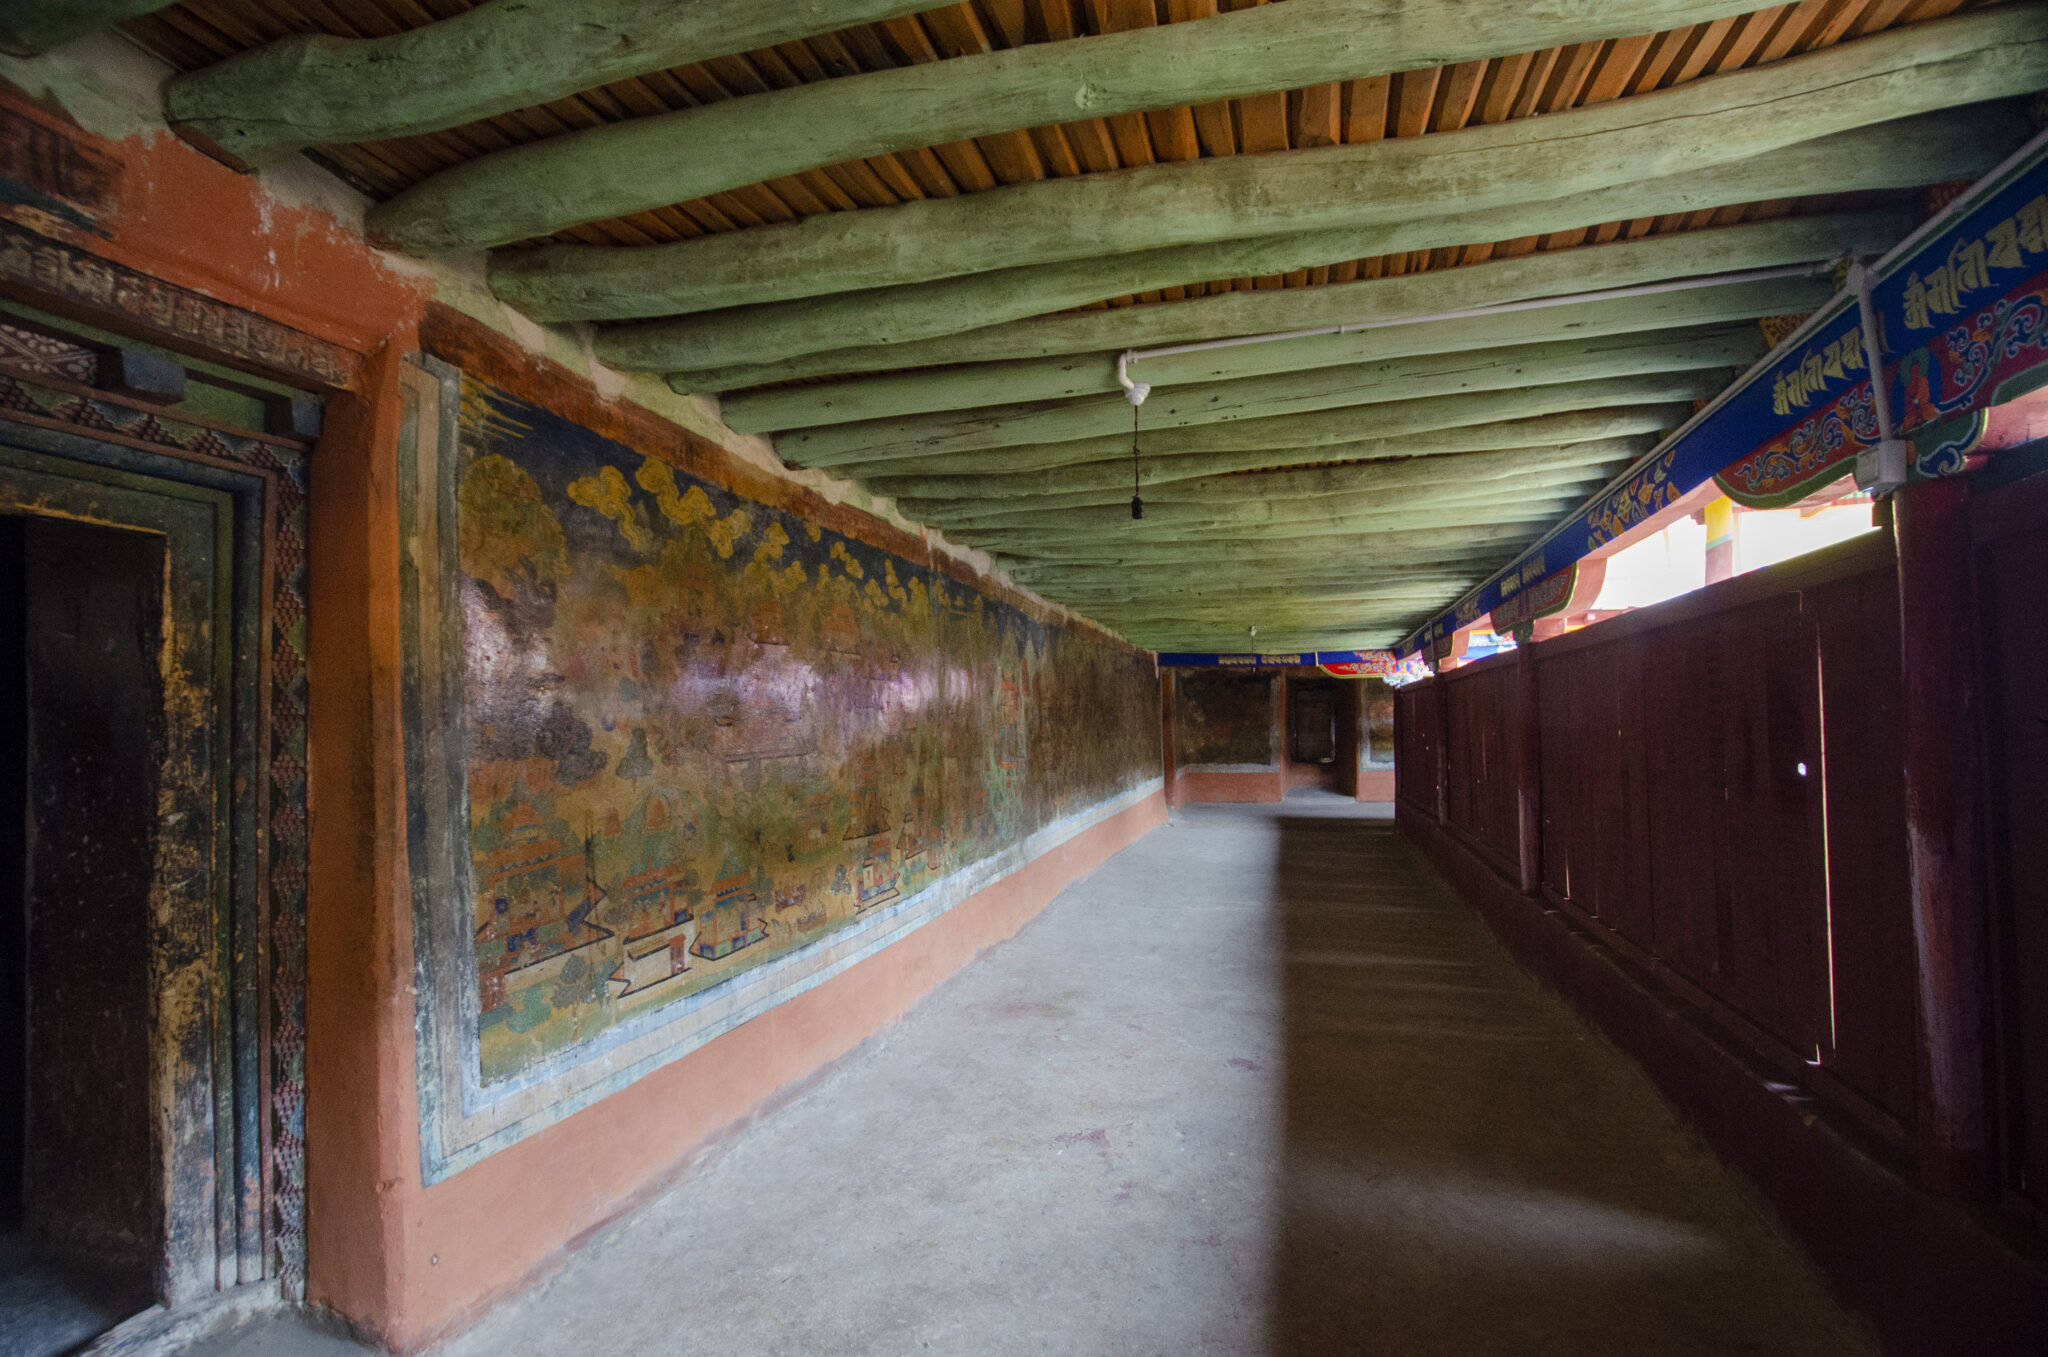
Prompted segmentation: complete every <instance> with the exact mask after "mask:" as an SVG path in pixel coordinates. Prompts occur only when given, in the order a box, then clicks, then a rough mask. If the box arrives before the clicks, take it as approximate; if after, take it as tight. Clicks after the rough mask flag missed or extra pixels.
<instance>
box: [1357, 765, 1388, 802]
mask: <svg viewBox="0 0 2048 1357" xmlns="http://www.w3.org/2000/svg"><path fill="white" fill-rule="evenodd" d="M1358 799H1359V800H1361V801H1391V800H1393V799H1394V770H1393V769H1391V768H1360V769H1359V770H1358Z"/></svg>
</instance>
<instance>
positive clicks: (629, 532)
mask: <svg viewBox="0 0 2048 1357" xmlns="http://www.w3.org/2000/svg"><path fill="white" fill-rule="evenodd" d="M569 498H570V499H572V500H574V501H576V502H577V503H578V504H580V505H582V506H583V507H584V508H586V509H590V510H592V511H594V512H596V513H600V514H603V515H604V516H605V517H606V518H609V519H610V520H611V521H612V522H613V523H615V524H617V525H618V529H619V535H620V536H621V537H623V538H625V539H626V545H627V546H629V547H631V548H633V550H635V551H649V550H652V549H653V547H654V534H653V533H652V532H650V531H649V530H648V527H647V524H646V523H644V522H642V521H641V518H640V510H639V507H638V506H637V505H635V504H634V503H633V487H632V486H630V485H627V484H626V478H625V476H624V475H622V474H621V473H620V471H619V469H618V468H617V467H615V466H608V467H604V468H602V469H601V470H600V471H599V472H598V473H597V474H596V475H595V476H583V477H579V478H578V479H576V480H573V481H570V482H569Z"/></svg>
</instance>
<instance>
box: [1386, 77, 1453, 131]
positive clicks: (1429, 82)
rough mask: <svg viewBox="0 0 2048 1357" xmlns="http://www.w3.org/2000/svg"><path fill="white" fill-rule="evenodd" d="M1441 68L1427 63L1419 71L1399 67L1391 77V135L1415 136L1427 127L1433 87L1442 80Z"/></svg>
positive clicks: (1434, 93)
mask: <svg viewBox="0 0 2048 1357" xmlns="http://www.w3.org/2000/svg"><path fill="white" fill-rule="evenodd" d="M1443 74H1444V72H1443V68H1442V67H1441V66H1431V67H1428V68H1426V69H1424V70H1420V71H1403V72H1401V73H1400V74H1399V75H1397V76H1395V77H1394V94H1393V107H1394V135H1395V136H1397V137H1419V136H1421V135H1422V134H1423V133H1424V132H1427V131H1428V130H1429V117H1430V114H1432V113H1434V112H1435V111H1436V87H1437V85H1438V84H1440V83H1441V82H1442V80H1443Z"/></svg>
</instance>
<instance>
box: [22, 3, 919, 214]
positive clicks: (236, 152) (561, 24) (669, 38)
mask: <svg viewBox="0 0 2048 1357" xmlns="http://www.w3.org/2000/svg"><path fill="white" fill-rule="evenodd" d="M58 8H63V4H62V0H59V3H58ZM151 8H155V6H151ZM929 8H931V0H766V2H764V0H574V3H573V4H567V5H565V4H559V3H558V4H545V3H537V2H536V0H491V3H488V4H481V5H478V6H477V7H476V8H474V9H471V10H468V11H466V12H464V13H461V14H458V15H456V16H455V17H453V18H449V19H443V20H441V21H440V22H438V23H431V24H427V25H425V26H424V27H421V28H415V29H411V30H409V31H407V32H404V33H395V34H392V35H390V36H388V37H381V38H355V39H350V38H336V37H330V36H327V35H325V34H307V35H302V36H294V37H289V38H282V39H280V40H278V41H277V42H273V43H271V44H269V45H268V46H266V47H259V48H256V49H255V50H253V51H250V52H246V53H243V54H241V55H240V56H236V57H232V58H230V59H229V60H227V61H223V62H221V63H219V64H218V65H214V66H208V67H205V68H204V69H202V70H197V71H194V72H192V73H191V74H189V75H182V76H179V77H177V78H176V79H174V80H172V81H171V83H170V85H169V86H168V87H167V88H166V89H165V91H164V105H165V109H166V112H167V113H168V115H169V117H170V120H171V122H172V123H174V124H179V125H182V127H183V128H189V129H190V131H192V132H193V133H196V134H197V135H198V136H199V137H202V138H204V139H205V140H207V141H209V142H211V143H213V145H214V146H215V147H217V148H218V149H219V150H220V151H222V152H223V153H224V154H226V155H227V156H230V157H232V158H233V159H235V160H238V161H240V162H241V163H243V164H246V165H266V164H270V163H271V162H273V161H277V160H280V159H283V158H284V157H285V156H288V155H290V154H291V153H293V152H294V151H302V150H304V149H306V148H307V147H309V146H324V145H332V144H335V143H338V142H351V141H382V140H385V139H386V138H389V137H407V136H414V135H417V134H419V133H422V132H433V131H437V130H439V129H441V128H444V127H457V126H460V125H461V124H463V123H467V122H474V121H476V120H477V119H479V118H488V117H491V116H492V115H494V114H498V113H509V112H511V111H512V110H513V109H517V108H530V107H532V106H533V105H535V104H545V103H550V102H552V101H554V100H556V99H561V98H564V97H566V96H568V95H571V94H575V93H577V92H578V91H581V90H587V89H595V88H596V87H597V86H599V85H608V84H610V83H612V82H613V81H615V80H627V79H630V78H632V77H633V76H636V75H646V74H647V73H648V72H650V71H660V70H666V69H668V68H670V67H674V66H688V65H690V64H692V63H693V62H698V61H703V60H705V59H706V58H708V57H722V56H731V55H733V54H734V53H737V52H751V51H754V50H756V49H758V48H763V47H773V46H775V45H776V44H778V43H785V42H792V41H794V40H796V39H798V38H807V37H810V36H812V35H813V34H816V33H829V32H832V31H834V30H835V29H841V28H850V27H852V26H853V25H855V24H864V23H873V22H874V21H876V20H879V19H893V18H896V17H897V16H899V15H903V14H913V13H916V12H917V11H918V10H921V9H929ZM734 102H735V103H738V102H748V103H751V102H754V101H753V100H746V101H738V100H735V101H734ZM643 121H651V120H643ZM627 125H630V124H613V126H627ZM572 140H574V138H573V137H558V138H555V139H554V141H553V142H544V143H541V144H542V145H552V144H555V143H556V142H564V141H572ZM501 154H502V153H501ZM490 159H491V157H488V156H487V157H484V158H483V160H484V161H489V160H490ZM469 163H470V164H477V163H479V162H477V161H471V162H469ZM777 173H779V171H777ZM766 177H768V176H766V175H756V176H754V177H753V178H752V179H749V180H747V181H746V182H749V183H752V182H755V181H756V180H758V179H763V178H766ZM684 196H689V195H684ZM663 201H664V202H673V201H676V200H675V199H665V200H663ZM659 205H660V204H648V206H659ZM599 215H609V214H605V213H600V214H599ZM584 220H588V218H585V219H584ZM549 229H552V228H549ZM538 234H545V231H543V232H540V233H538ZM517 238H518V237H517V236H513V237H510V239H517Z"/></svg>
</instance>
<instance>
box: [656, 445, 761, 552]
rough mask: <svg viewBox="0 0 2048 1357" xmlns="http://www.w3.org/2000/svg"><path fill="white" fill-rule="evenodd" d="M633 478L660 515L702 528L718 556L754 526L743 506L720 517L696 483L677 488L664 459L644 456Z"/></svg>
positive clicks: (674, 478) (670, 520)
mask: <svg viewBox="0 0 2048 1357" xmlns="http://www.w3.org/2000/svg"><path fill="white" fill-rule="evenodd" d="M621 479H624V478H623V477H622V478H621ZM633 479H634V480H637V481H639V482H640V488H641V489H642V490H645V491H646V492H647V493H648V494H650V495H652V496H654V503H655V507H657V508H659V509H660V510H661V514H662V517H664V518H666V519H668V520H669V522H671V523H678V524H681V525H682V526H683V527H686V528H690V527H697V528H702V529H703V530H704V535H705V536H706V537H708V538H710V539H711V545H712V546H714V547H716V548H717V549H718V554H719V555H720V556H721V557H725V556H731V555H732V549H733V547H734V545H735V544H737V543H738V541H739V540H740V538H742V537H745V536H746V535H747V532H748V530H749V529H751V528H752V527H753V526H754V520H753V517H752V515H750V514H748V513H747V511H746V510H745V509H735V510H733V511H732V512H731V513H729V514H727V515H726V516H725V517H724V518H720V517H719V516H718V510H716V509H714V508H713V507H712V505H711V497H710V496H709V495H707V494H705V493H704V491H703V489H702V487H700V486H695V485H693V486H691V487H690V488H689V489H688V490H680V491H679V490H677V489H676V476H675V472H673V471H671V470H670V469H669V466H668V463H666V462H657V461H655V460H654V459H653V458H652V457H649V458H647V459H646V460H644V461H642V462H641V463H640V470H639V471H637V472H635V473H634V476H633ZM782 540H783V542H784V543H785V544H786V543H787V542H788V541H789V537H788V535H787V534H784V536H783V539H782Z"/></svg>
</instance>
